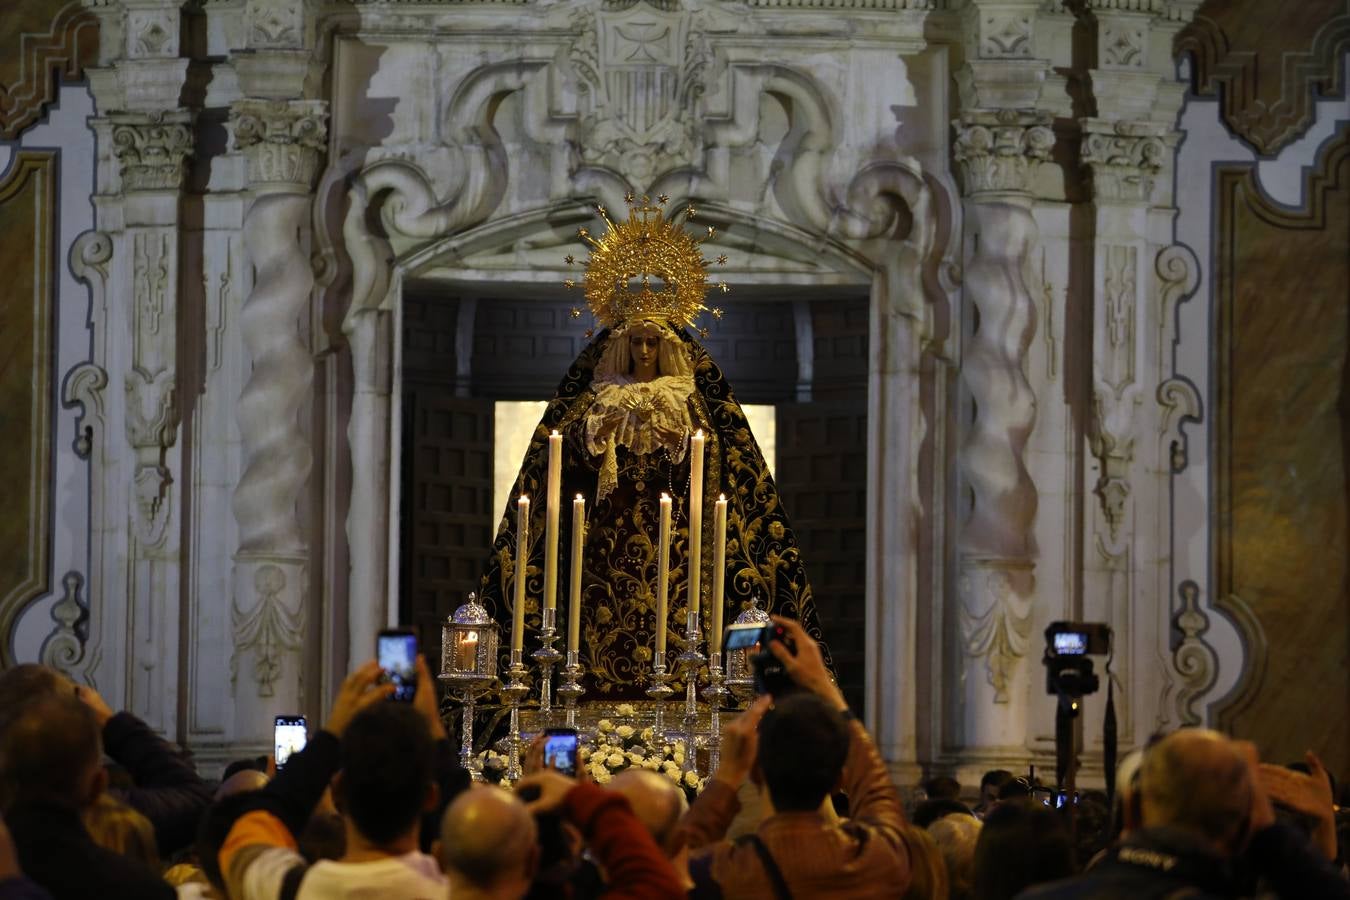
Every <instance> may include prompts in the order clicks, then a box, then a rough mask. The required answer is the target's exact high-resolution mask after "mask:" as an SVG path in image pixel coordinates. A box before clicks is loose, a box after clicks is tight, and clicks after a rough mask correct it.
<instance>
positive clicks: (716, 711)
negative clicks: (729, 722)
mask: <svg viewBox="0 0 1350 900" xmlns="http://www.w3.org/2000/svg"><path fill="white" fill-rule="evenodd" d="M709 649H711V648H709ZM723 680H724V675H723V672H722V654H721V653H715V654H712V655H710V656H709V659H708V686H707V687H705V688H704V689H703V699H704V700H706V701H708V715H709V717H710V718H709V723H708V771H709V772H710V773H711V772H716V771H717V766H718V764H719V763H721V761H722V704H723V703H725V702H726V698H727V695H728V694H729V693H730V691H728V690H727V689H726V688H725V687H723V686H722V682H723Z"/></svg>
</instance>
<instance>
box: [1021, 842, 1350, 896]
mask: <svg viewBox="0 0 1350 900" xmlns="http://www.w3.org/2000/svg"><path fill="white" fill-rule="evenodd" d="M1236 872H1243V873H1245V875H1246V876H1248V877H1240V876H1239V875H1237V874H1235V873H1236ZM1253 877H1258V878H1260V879H1262V880H1263V881H1264V882H1265V884H1266V885H1267V886H1268V887H1269V888H1270V889H1271V890H1273V891H1274V892H1275V894H1276V896H1278V897H1280V898H1282V900H1346V898H1350V882H1347V881H1346V880H1345V879H1344V878H1342V877H1341V875H1340V873H1339V872H1337V871H1336V870H1335V869H1334V868H1333V867H1332V866H1331V865H1329V864H1328V863H1326V862H1325V861H1324V860H1322V859H1321V858H1320V857H1319V856H1317V855H1316V853H1315V852H1314V851H1313V850H1312V848H1311V847H1309V846H1308V842H1307V840H1306V839H1305V838H1303V837H1302V836H1301V835H1299V834H1298V833H1297V832H1295V831H1293V830H1292V829H1290V828H1289V827H1287V826H1285V825H1272V826H1271V827H1269V828H1265V829H1263V830H1261V831H1260V832H1258V833H1257V834H1256V835H1255V836H1254V837H1253V838H1252V841H1251V843H1250V845H1249V846H1248V847H1247V849H1246V851H1244V852H1243V854H1242V855H1241V856H1240V857H1239V858H1238V859H1236V860H1233V861H1230V860H1226V859H1224V858H1222V857H1220V856H1218V855H1217V854H1216V853H1215V852H1214V851H1213V850H1212V849H1210V848H1209V847H1207V846H1206V845H1205V844H1204V843H1203V842H1201V841H1199V840H1198V839H1197V838H1195V837H1193V836H1191V835H1189V834H1187V833H1185V832H1183V831H1177V830H1174V829H1168V828H1149V829H1144V830H1142V831H1137V832H1134V833H1133V834H1131V835H1130V836H1129V838H1127V839H1126V840H1125V841H1123V842H1122V843H1121V844H1120V845H1119V846H1116V847H1113V848H1111V850H1109V851H1108V852H1107V854H1106V856H1105V857H1104V858H1103V859H1102V860H1101V861H1100V862H1099V863H1097V865H1095V866H1093V867H1092V869H1091V870H1089V871H1087V872H1084V873H1083V874H1082V875H1078V876H1076V877H1074V878H1068V879H1065V880H1063V881H1056V882H1053V883H1051V884H1047V885H1042V886H1040V887H1034V888H1030V889H1028V890H1026V891H1023V892H1022V893H1021V894H1019V895H1018V897H1017V900H1164V898H1171V897H1177V898H1182V897H1184V898H1186V900H1230V898H1242V897H1247V896H1250V895H1251V893H1252V891H1251V890H1250V886H1251V884H1252V883H1253V880H1252V879H1253Z"/></svg>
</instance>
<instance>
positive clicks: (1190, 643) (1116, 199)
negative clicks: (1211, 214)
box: [1077, 0, 1203, 743]
mask: <svg viewBox="0 0 1350 900" xmlns="http://www.w3.org/2000/svg"><path fill="white" fill-rule="evenodd" d="M1193 12H1194V4H1187V3H1180V4H1178V3H1166V4H1164V3H1152V4H1124V3H1119V2H1113V0H1092V2H1089V3H1088V4H1087V5H1086V6H1085V7H1084V8H1083V9H1082V10H1081V12H1080V21H1081V23H1082V24H1083V26H1085V27H1084V29H1083V30H1084V31H1085V32H1086V33H1088V34H1090V35H1092V36H1093V38H1094V39H1095V43H1096V52H1095V60H1096V64H1097V67H1096V68H1094V69H1091V70H1089V72H1088V77H1089V82H1090V88H1091V92H1092V100H1093V107H1094V112H1095V115H1094V116H1092V117H1083V118H1080V119H1078V122H1077V124H1078V126H1079V129H1080V135H1081V145H1080V156H1079V158H1080V164H1081V167H1082V175H1083V177H1084V179H1085V181H1086V187H1087V188H1088V192H1089V194H1090V196H1091V207H1090V210H1091V215H1090V218H1089V219H1088V221H1090V223H1091V229H1092V230H1091V235H1090V237H1091V246H1092V250H1091V258H1090V269H1089V271H1090V276H1091V280H1090V286H1091V297H1092V307H1091V319H1090V328H1091V333H1092V356H1091V371H1090V374H1088V378H1087V380H1088V384H1089V391H1090V398H1091V405H1090V410H1089V416H1088V420H1087V423H1086V424H1087V428H1086V437H1087V450H1088V454H1087V455H1086V457H1085V459H1084V460H1083V466H1084V471H1083V484H1084V487H1085V488H1086V489H1087V490H1088V491H1090V492H1091V494H1090V499H1091V501H1092V502H1091V503H1090V504H1089V505H1088V507H1087V509H1086V510H1085V512H1084V521H1083V526H1082V527H1083V546H1084V559H1083V562H1082V567H1083V575H1082V579H1083V596H1082V601H1081V604H1082V613H1081V615H1082V617H1083V618H1085V619H1089V620H1092V621H1104V622H1107V623H1108V624H1110V625H1111V626H1112V627H1113V629H1114V630H1115V632H1116V634H1117V635H1119V636H1121V639H1122V640H1125V641H1128V642H1133V643H1134V645H1135V646H1139V647H1145V646H1153V647H1165V646H1167V645H1168V643H1169V638H1170V635H1171V634H1172V633H1173V629H1174V628H1176V629H1178V631H1179V632H1181V633H1184V634H1185V635H1186V639H1187V649H1186V654H1185V657H1186V660H1185V663H1184V665H1182V666H1181V668H1182V669H1183V671H1181V672H1180V674H1179V675H1178V674H1170V675H1166V678H1165V681H1166V682H1167V683H1168V686H1166V687H1164V689H1163V691H1162V692H1161V696H1159V695H1157V694H1154V695H1152V696H1150V693H1152V692H1145V691H1144V690H1142V689H1141V687H1142V685H1144V684H1145V683H1156V682H1157V681H1158V677H1157V672H1156V670H1155V667H1154V665H1153V660H1152V659H1149V660H1147V661H1146V660H1144V659H1140V658H1136V656H1135V655H1134V654H1131V653H1128V652H1118V653H1117V655H1116V663H1115V666H1114V669H1115V671H1116V673H1117V675H1118V677H1119V678H1120V680H1121V683H1122V684H1124V685H1125V691H1126V694H1127V695H1128V696H1129V697H1130V702H1129V703H1128V704H1127V705H1125V706H1123V707H1122V709H1121V722H1120V727H1119V730H1120V736H1121V740H1122V741H1123V742H1125V743H1130V742H1131V741H1134V742H1137V741H1138V740H1139V739H1140V738H1141V736H1142V733H1144V732H1147V731H1149V730H1151V729H1153V728H1155V727H1159V726H1162V725H1165V724H1168V723H1169V722H1170V724H1173V725H1175V724H1176V720H1175V719H1172V718H1171V715H1170V713H1169V711H1168V710H1167V709H1165V708H1163V707H1162V706H1161V705H1160V701H1161V700H1162V699H1163V698H1164V697H1166V696H1167V695H1168V694H1169V693H1172V692H1173V691H1177V690H1179V689H1180V690H1183V691H1184V690H1185V689H1186V688H1187V687H1189V683H1190V682H1191V681H1193V678H1192V677H1191V676H1193V675H1194V674H1196V673H1195V672H1193V671H1190V670H1191V669H1193V668H1195V664H1196V662H1197V661H1198V660H1201V659H1202V658H1203V649H1202V648H1203V643H1202V641H1201V640H1200V637H1201V635H1200V633H1199V631H1198V629H1197V628H1196V627H1195V618H1196V617H1195V616H1194V615H1191V616H1189V617H1188V618H1187V619H1186V621H1185V622H1184V623H1182V622H1174V621H1172V620H1171V614H1170V612H1169V610H1170V609H1171V608H1172V606H1173V605H1174V604H1175V605H1177V606H1178V608H1181V609H1182V614H1185V608H1184V604H1181V603H1180V599H1181V597H1182V593H1181V592H1180V591H1178V590H1176V589H1175V588H1174V587H1173V586H1171V585H1170V584H1169V575H1170V573H1169V575H1164V574H1163V573H1164V571H1165V570H1167V569H1168V568H1169V567H1168V564H1167V560H1168V559H1170V556H1171V553H1170V547H1169V544H1170V524H1169V519H1170V515H1169V509H1170V504H1169V492H1168V484H1169V478H1170V473H1171V469H1172V462H1171V459H1170V456H1171V452H1170V449H1169V448H1168V447H1167V446H1165V445H1166V444H1167V443H1168V442H1167V440H1165V438H1166V436H1167V435H1168V434H1169V433H1170V432H1171V431H1172V430H1173V429H1174V428H1175V427H1176V424H1175V423H1174V422H1172V421H1171V420H1173V419H1174V418H1175V417H1176V415H1177V412H1178V408H1180V409H1184V410H1197V411H1198V398H1195V397H1192V396H1190V395H1193V393H1194V392H1193V391H1190V392H1189V393H1188V392H1187V390H1186V386H1184V385H1170V386H1169V381H1170V376H1171V352H1172V350H1171V348H1172V342H1173V340H1174V337H1175V328H1174V324H1173V323H1174V322H1175V309H1176V304H1177V303H1178V302H1180V300H1181V299H1182V298H1183V297H1184V296H1186V295H1187V294H1188V293H1189V292H1190V290H1193V288H1194V282H1195V273H1194V271H1193V270H1191V268H1190V267H1191V262H1192V259H1191V257H1190V255H1189V254H1187V253H1184V252H1182V251H1181V248H1175V247H1173V246H1172V241H1173V238H1172V234H1173V225H1172V222H1173V217H1174V215H1175V211H1174V209H1173V208H1172V202H1173V201H1172V169H1173V164H1174V160H1175V151H1176V147H1177V145H1178V143H1179V137H1180V136H1179V134H1178V132H1177V130H1176V117H1177V114H1178V112H1179V110H1180V106H1181V100H1182V93H1181V85H1180V84H1179V83H1177V81H1176V79H1175V76H1174V74H1173V72H1174V69H1173V63H1172V60H1171V47H1172V38H1173V36H1174V35H1175V33H1176V31H1177V30H1178V29H1180V28H1181V27H1183V26H1184V24H1185V21H1186V20H1188V19H1189V18H1190V16H1191V15H1192V14H1193ZM1084 237H1087V236H1086V235H1084ZM1188 270H1189V271H1188ZM1187 284H1189V285H1190V287H1189V288H1187V287H1185V286H1186V285H1187ZM1192 587H1193V586H1192ZM1188 596H1190V599H1191V600H1192V601H1193V600H1194V597H1193V591H1192V595H1188ZM1174 597H1175V598H1176V599H1173V598H1174ZM1193 605H1194V604H1192V606H1193ZM1192 611H1193V610H1192ZM1183 626H1184V627H1183ZM1122 649H1123V648H1122ZM1099 703H1100V701H1099V700H1097V701H1095V702H1094V703H1093V704H1090V705H1089V706H1088V714H1089V715H1094V714H1097V713H1098V712H1099V706H1098V704H1099Z"/></svg>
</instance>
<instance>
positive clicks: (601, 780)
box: [595, 772, 614, 784]
mask: <svg viewBox="0 0 1350 900" xmlns="http://www.w3.org/2000/svg"><path fill="white" fill-rule="evenodd" d="M613 778H614V776H613V775H611V774H609V773H608V772H601V773H600V774H598V775H596V776H595V783H596V784H609V782H610V781H611V780H612V779H613Z"/></svg>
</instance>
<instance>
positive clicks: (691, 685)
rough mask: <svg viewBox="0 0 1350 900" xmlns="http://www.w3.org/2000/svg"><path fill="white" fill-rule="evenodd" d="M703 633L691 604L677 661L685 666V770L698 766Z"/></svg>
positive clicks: (695, 606) (703, 658)
mask: <svg viewBox="0 0 1350 900" xmlns="http://www.w3.org/2000/svg"><path fill="white" fill-rule="evenodd" d="M701 640H702V635H701V634H700V632H699V625H698V606H697V605H696V604H693V603H691V604H689V613H688V614H687V615H686V616H685V620H684V652H683V653H681V654H680V655H679V656H678V657H676V661H677V662H679V663H680V664H681V665H682V666H683V667H684V735H685V745H684V771H686V772H691V771H694V770H695V769H696V768H697V764H696V759H697V757H696V754H695V743H696V738H697V734H698V697H697V690H698V670H699V669H700V668H702V666H703V663H704V662H705V661H706V659H707V657H705V656H704V655H703V653H702V651H700V650H699V648H698V647H699V643H700V641H701Z"/></svg>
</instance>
